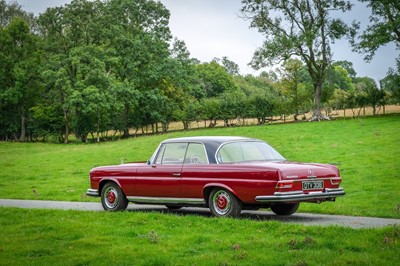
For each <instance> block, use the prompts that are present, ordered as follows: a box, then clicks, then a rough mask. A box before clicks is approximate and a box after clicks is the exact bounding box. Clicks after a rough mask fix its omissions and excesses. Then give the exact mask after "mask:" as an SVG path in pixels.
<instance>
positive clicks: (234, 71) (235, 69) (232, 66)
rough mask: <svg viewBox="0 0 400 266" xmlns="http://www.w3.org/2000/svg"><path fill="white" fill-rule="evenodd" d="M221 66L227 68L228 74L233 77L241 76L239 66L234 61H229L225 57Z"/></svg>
mask: <svg viewBox="0 0 400 266" xmlns="http://www.w3.org/2000/svg"><path fill="white" fill-rule="evenodd" d="M220 62H221V64H222V66H223V67H224V68H225V70H226V72H228V74H230V75H232V76H236V75H239V73H240V71H239V65H238V64H236V63H235V62H233V61H232V60H229V58H228V57H226V56H224V57H222V59H221V61H220Z"/></svg>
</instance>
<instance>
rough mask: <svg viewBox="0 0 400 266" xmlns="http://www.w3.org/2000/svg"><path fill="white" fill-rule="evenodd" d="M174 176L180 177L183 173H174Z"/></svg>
mask: <svg viewBox="0 0 400 266" xmlns="http://www.w3.org/2000/svg"><path fill="white" fill-rule="evenodd" d="M172 176H176V177H180V176H181V173H173V174H172Z"/></svg>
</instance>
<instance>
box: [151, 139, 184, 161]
mask: <svg viewBox="0 0 400 266" xmlns="http://www.w3.org/2000/svg"><path fill="white" fill-rule="evenodd" d="M187 146H188V144H187V143H167V144H164V145H162V146H161V148H160V150H159V151H158V154H157V158H156V161H155V162H156V164H182V163H183V159H184V157H185V153H186V148H187Z"/></svg>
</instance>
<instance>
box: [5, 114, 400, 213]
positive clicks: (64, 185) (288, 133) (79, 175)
mask: <svg viewBox="0 0 400 266" xmlns="http://www.w3.org/2000/svg"><path fill="white" fill-rule="evenodd" d="M399 129H400V115H398V114H392V115H386V116H378V117H366V118H359V119H354V120H353V119H346V120H336V121H327V122H319V123H310V122H304V123H297V124H279V125H264V126H249V127H233V128H214V129H199V130H192V131H187V132H185V131H180V132H173V133H169V134H164V135H155V136H148V137H138V138H132V139H127V140H120V141H115V142H105V143H99V144H68V145H63V144H49V143H5V142H0V169H1V171H0V181H1V182H0V194H1V197H2V198H14V199H42V200H66V201H93V200H96V199H92V198H89V197H87V196H86V195H85V192H86V189H87V188H88V186H89V180H88V172H89V170H90V169H91V168H92V167H94V166H97V165H106V164H119V163H121V162H130V161H145V160H147V159H148V158H149V157H150V156H151V154H152V152H153V151H154V149H155V148H156V147H157V145H158V144H159V142H160V141H161V140H164V139H167V138H171V137H179V136H194V135H237V136H247V137H255V138H259V139H263V140H266V141H267V142H269V143H270V144H271V145H272V146H274V147H275V148H276V149H277V150H278V151H280V152H281V153H282V154H283V155H284V156H285V157H286V158H287V159H289V160H294V161H305V162H322V163H334V164H337V165H338V167H339V169H340V170H341V175H342V177H343V184H342V186H343V187H344V188H345V190H346V192H347V195H346V196H345V197H342V198H338V199H337V201H336V202H334V203H323V204H321V205H314V204H302V206H301V207H300V210H299V211H301V212H315V213H334V214H344V215H359V216H379V217H393V218H399V217H400V189H399V187H400V178H399V173H400V148H399V147H400V132H399Z"/></svg>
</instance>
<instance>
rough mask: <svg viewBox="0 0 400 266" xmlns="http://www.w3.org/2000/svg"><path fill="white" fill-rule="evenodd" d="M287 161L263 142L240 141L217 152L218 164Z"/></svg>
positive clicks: (222, 147) (224, 145)
mask: <svg viewBox="0 0 400 266" xmlns="http://www.w3.org/2000/svg"><path fill="white" fill-rule="evenodd" d="M274 160H285V158H284V157H283V156H282V155H280V154H279V153H278V152H277V151H276V150H274V149H273V148H272V147H271V146H269V145H268V144H267V143H265V142H261V141H240V142H230V143H226V144H223V145H222V146H221V147H220V149H219V150H218V152H217V162H218V163H240V162H248V161H274Z"/></svg>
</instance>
